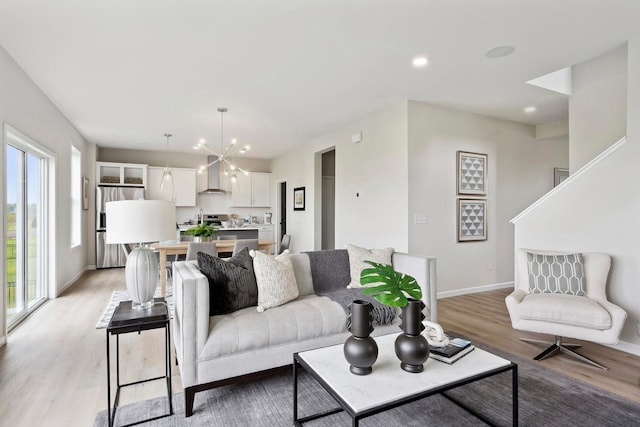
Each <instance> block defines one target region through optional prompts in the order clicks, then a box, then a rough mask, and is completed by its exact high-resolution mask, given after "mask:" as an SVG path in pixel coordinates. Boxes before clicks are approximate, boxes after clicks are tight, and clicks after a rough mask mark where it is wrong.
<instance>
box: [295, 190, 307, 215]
mask: <svg viewBox="0 0 640 427" xmlns="http://www.w3.org/2000/svg"><path fill="white" fill-rule="evenodd" d="M304 189H305V187H298V188H294V189H293V210H294V211H303V210H304Z"/></svg>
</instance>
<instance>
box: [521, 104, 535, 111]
mask: <svg viewBox="0 0 640 427" xmlns="http://www.w3.org/2000/svg"><path fill="white" fill-rule="evenodd" d="M524 112H525V113H535V112H536V107H534V106H533V105H530V106H528V107H524Z"/></svg>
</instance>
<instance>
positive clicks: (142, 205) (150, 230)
mask: <svg viewBox="0 0 640 427" xmlns="http://www.w3.org/2000/svg"><path fill="white" fill-rule="evenodd" d="M106 213H107V233H106V234H107V238H106V242H107V243H109V244H114V243H147V242H158V241H162V240H173V239H175V238H176V205H175V204H174V203H172V202H167V201H164V200H119V201H115V202H107V204H106Z"/></svg>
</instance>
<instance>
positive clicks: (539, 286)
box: [527, 252, 585, 296]
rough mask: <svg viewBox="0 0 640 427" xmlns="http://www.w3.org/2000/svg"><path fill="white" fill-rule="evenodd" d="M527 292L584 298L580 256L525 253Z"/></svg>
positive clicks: (582, 263) (582, 267) (582, 265)
mask: <svg viewBox="0 0 640 427" xmlns="http://www.w3.org/2000/svg"><path fill="white" fill-rule="evenodd" d="M527 266H528V269H529V292H530V293H532V294H548V293H551V294H565V295H576V296H585V280H584V262H583V260H582V254H579V253H577V254H563V255H544V254H537V253H531V252H527Z"/></svg>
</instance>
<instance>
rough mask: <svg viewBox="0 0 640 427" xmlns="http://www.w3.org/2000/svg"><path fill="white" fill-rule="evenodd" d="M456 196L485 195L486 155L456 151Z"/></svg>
mask: <svg viewBox="0 0 640 427" xmlns="http://www.w3.org/2000/svg"><path fill="white" fill-rule="evenodd" d="M456 155H457V175H458V179H457V182H458V194H460V195H462V194H468V195H470V196H486V195H487V160H488V159H487V155H486V154H480V153H470V152H467V151H457V152H456Z"/></svg>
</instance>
